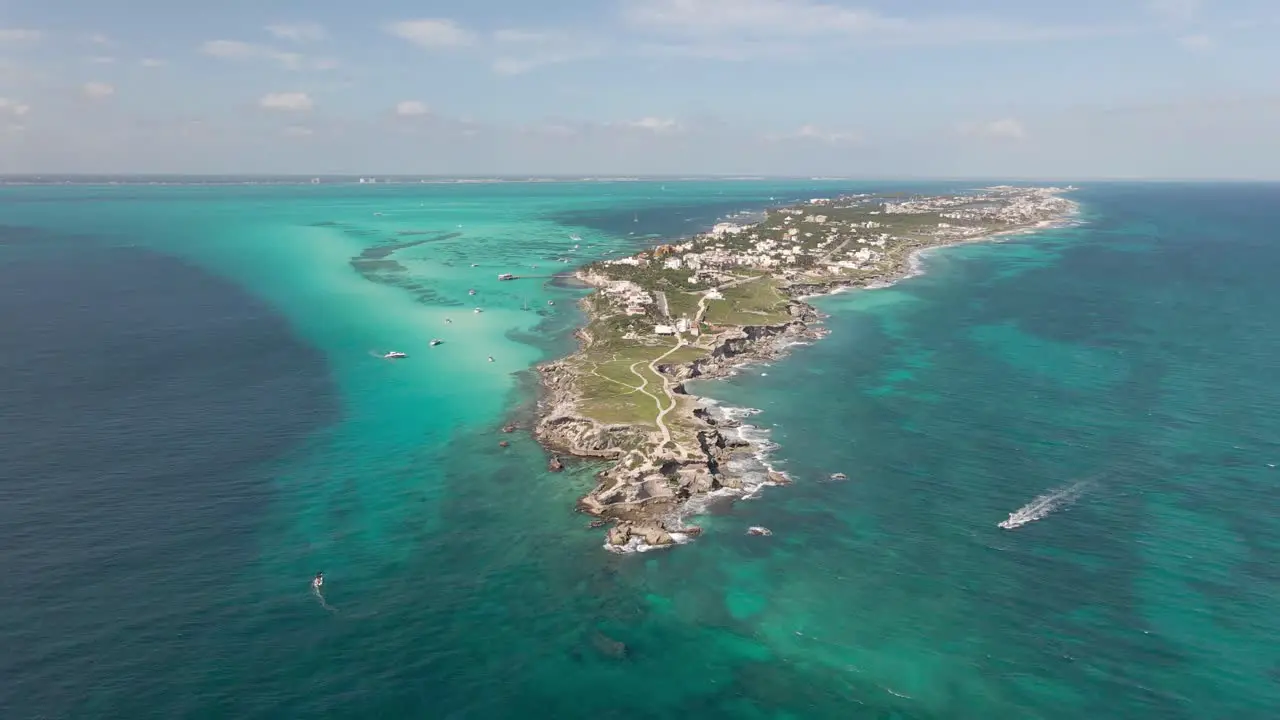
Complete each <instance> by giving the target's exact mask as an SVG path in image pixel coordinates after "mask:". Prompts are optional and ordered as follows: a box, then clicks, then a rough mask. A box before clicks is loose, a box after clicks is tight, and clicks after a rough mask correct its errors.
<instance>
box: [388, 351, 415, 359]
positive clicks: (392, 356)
mask: <svg viewBox="0 0 1280 720" xmlns="http://www.w3.org/2000/svg"><path fill="white" fill-rule="evenodd" d="M382 357H384V358H386V359H388V360H395V359H396V358H407V357H409V356H408V355H406V354H405V353H402V352H400V351H399V350H392V351H391V352H389V353H387V354H386V355H383V356H382Z"/></svg>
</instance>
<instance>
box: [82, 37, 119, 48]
mask: <svg viewBox="0 0 1280 720" xmlns="http://www.w3.org/2000/svg"><path fill="white" fill-rule="evenodd" d="M89 42H91V43H93V44H94V45H99V46H101V47H104V48H113V47H116V46H117V45H118V44H119V43H117V42H116V41H115V40H112V39H111V37H110V36H109V35H106V34H105V33H91V34H90V35H89Z"/></svg>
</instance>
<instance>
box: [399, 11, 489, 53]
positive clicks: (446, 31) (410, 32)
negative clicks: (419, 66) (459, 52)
mask: <svg viewBox="0 0 1280 720" xmlns="http://www.w3.org/2000/svg"><path fill="white" fill-rule="evenodd" d="M386 31H387V32H389V33H391V34H392V35H395V36H396V37H399V38H403V39H405V40H408V41H409V42H411V43H413V44H415V45H419V46H421V47H425V48H448V47H461V46H464V45H471V44H472V43H474V42H475V35H473V34H472V33H470V32H469V31H467V30H465V29H463V28H462V27H461V26H459V25H458V24H457V23H455V22H454V21H452V20H445V19H443V18H420V19H417V20H400V21H398V22H393V23H391V24H390V25H387V26H386Z"/></svg>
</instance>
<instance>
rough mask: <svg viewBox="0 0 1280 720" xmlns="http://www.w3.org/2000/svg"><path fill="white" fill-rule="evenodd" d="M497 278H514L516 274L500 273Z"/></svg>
mask: <svg viewBox="0 0 1280 720" xmlns="http://www.w3.org/2000/svg"><path fill="white" fill-rule="evenodd" d="M498 279H499V280H515V279H516V276H515V275H512V274H511V273H502V274H501V275H499V276H498Z"/></svg>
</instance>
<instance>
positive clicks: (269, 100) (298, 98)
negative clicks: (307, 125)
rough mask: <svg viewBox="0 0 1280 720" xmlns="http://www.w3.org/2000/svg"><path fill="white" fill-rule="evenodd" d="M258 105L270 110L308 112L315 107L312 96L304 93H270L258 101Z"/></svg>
mask: <svg viewBox="0 0 1280 720" xmlns="http://www.w3.org/2000/svg"><path fill="white" fill-rule="evenodd" d="M258 105H259V106H261V107H264V108H266V109H268V110H285V111H290V112H306V111H308V110H310V109H311V108H313V107H315V103H314V102H312V100H311V96H309V95H307V94H306V93H303V92H280V93H268V94H266V95H263V96H262V99H260V100H258Z"/></svg>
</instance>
